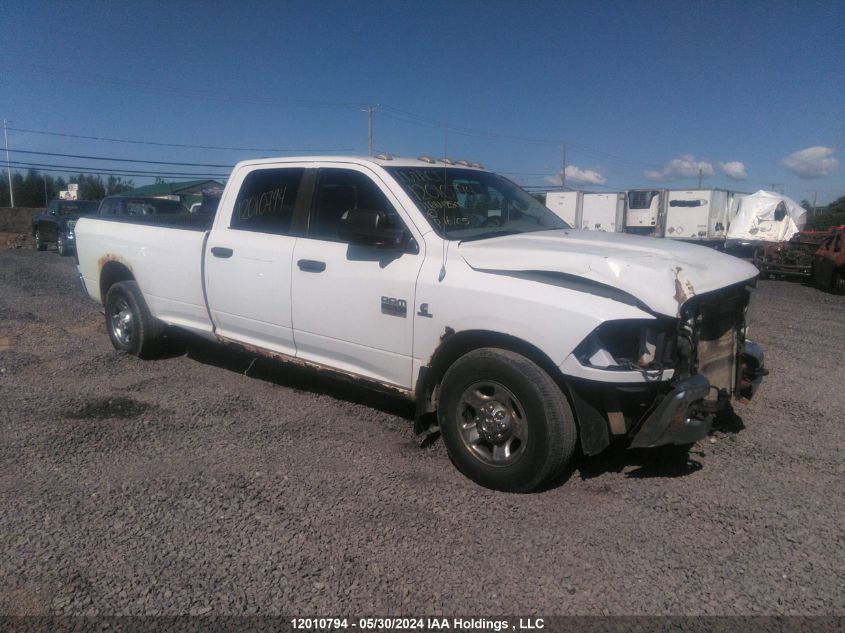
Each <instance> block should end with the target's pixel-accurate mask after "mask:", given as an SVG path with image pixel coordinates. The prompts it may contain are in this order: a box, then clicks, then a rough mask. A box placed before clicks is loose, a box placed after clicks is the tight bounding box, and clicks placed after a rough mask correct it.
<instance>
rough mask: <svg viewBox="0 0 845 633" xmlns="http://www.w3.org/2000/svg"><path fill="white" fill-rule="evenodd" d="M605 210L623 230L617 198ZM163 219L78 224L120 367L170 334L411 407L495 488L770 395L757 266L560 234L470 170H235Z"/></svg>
mask: <svg viewBox="0 0 845 633" xmlns="http://www.w3.org/2000/svg"><path fill="white" fill-rule="evenodd" d="M590 197H591V195H589V194H588V195H585V196H584V198H585V202H584V208H585V213H586V209H588V208H589V204H588V202H587V199H588V198H590ZM602 200H606V201H608V202H607V204H605V207H604V208H605V209H606V213H607V215H606V216H604V217H607V218H608V220H607V221H608V222H613V221H615V222H618V221H619V220H621V204H622V201H623V200H624V196H622V195H621V194H599V196H596V197H595V198H594V201H595V202H597V203H598V202H600V201H602ZM106 204H111V203H106V202H105V201H104V205H106ZM145 205H146V203H144V205H141V206H145ZM102 210H103V209H101V211H102ZM171 217H184V218H189V219H191V220H192V221H196V220H197V218H198V217H199V216H197V215H196V214H194V215H192V214H189V213H184V214H182V215H180V216H169V215H167V214H152V215H145V214H144V215H132V214H122V215H121V214H117V213H115V214H106V213H103V214H101V215H100V216H99V217H97V218H89V219H83V220H80V224H79V226H78V237H77V239H78V241H79V249H78V261H79V273H80V280H81V282H82V285H83V287H84V288H85V289H86V291H87V293H88V294H89V296H91V297H92V298H93V299H95V300H97V301H100V302H102V303H103V304H104V307H105V319H106V329H107V332H108V335H109V337H110V339H111V341H112V344H113V345H114V347H115V348H116V349H118V350H122V351H125V352H128V353H131V354H135V355H137V356H141V357H146V356H151V355H154V354H155V353H156V349H157V347H158V346H159V345H160V343H161V336H162V332H163V330H164V328H165V327H179V328H183V329H186V330H189V331H192V332H194V333H196V334H198V335H200V336H203V337H205V338H207V339H209V340H212V341H217V342H220V343H223V344H228V345H233V346H236V347H240V348H242V349H246V350H248V351H249V352H250V353H254V354H260V355H264V356H267V357H270V358H273V359H278V360H280V361H284V362H288V363H293V364H297V365H300V366H303V367H308V368H311V369H316V370H318V371H321V372H328V373H331V374H334V375H338V376H342V377H344V378H346V379H349V380H354V381H356V382H361V383H363V384H367V385H370V386H373V387H375V388H377V389H381V390H386V391H388V392H390V393H393V394H396V395H400V396H402V397H406V398H409V399H411V400H413V401H415V402H416V410H417V430H418V431H423V430H425V429H426V428H430V427H437V428H439V430H440V432H441V433H442V436H443V439H444V442H445V444H446V448H447V450H448V452H449V454H450V456H451V457H452V460H453V461H454V463H455V464H456V465H457V466H458V468H460V470H461V471H462V472H464V473H465V474H466V475H467V476H469V477H470V478H472V479H473V480H475V481H476V482H478V483H480V484H482V485H485V486H488V487H491V488H497V489H503V490H511V491H529V490H533V489H536V488H538V487H541V486H543V485H545V484H547V483H548V482H550V481H552V480H553V479H554V478H555V477H557V476H558V475H559V474H560V473H561V472H562V471H563V469H564V468H565V467H566V466H567V464H568V463H569V462H570V460H571V459H572V458H573V455H574V453H575V448H576V445H578V444H579V443H580V447H581V450H582V451H583V452H584V453H585V454H588V455H593V454H596V453H599V452H601V451H602V450H604V449H605V448H606V447H607V446H609V445H610V443H611V442H612V441H614V440H620V441H624V442H628V443H629V444H630V445H632V446H636V447H651V446H661V445H667V444H675V445H686V444H690V443H693V442H695V441H697V440H700V439H702V438H703V437H705V436H706V435H707V434H708V433H709V430H710V428H711V424H712V419H713V415H714V413H715V412H717V411H719V410H721V409H723V408H725V407H726V406H727V405H728V403H729V402H730V401H731V400H732V399H734V398H737V399H745V398H750V397H752V396H753V394H754V392H755V390H756V389H757V387H758V386H759V385H760V383H761V381H762V378H763V375H764V374H765V370H764V369H763V356H762V352H761V350H760V349H759V347H757V346H756V345H754V344H753V343H752V342H750V341H748V340H746V337H745V332H746V327H747V323H746V308H747V306H748V302H749V297H750V292H751V287H752V286H753V284H754V282H755V280H756V277H757V270H756V269H755V268H754V267H753V266H752V265H751V264H749V263H747V262H743V261H740V260H738V259H736V258H734V257H728V256H726V255H724V254H722V253H718V252H715V251H713V250H711V249H707V248H702V247H700V246H696V245H691V244H683V243H679V242H672V241H668V240H663V241H658V240H652V239H648V238H644V237H639V236H632V235H622V234H616V233H613V232H612V231H613V226H612V224H611V225H609V226H608V227H607V229H608V230H607V232H598V231H577V230H572V229H571V228H570V227H569V225H567V224H566V223H565V222H564V221H562V220H561V219H560V218H558V217H557V216H556V215H555V214H554V213H552V212H551V211H550V210H549V209H548V208H546V207H545V206H543V205H542V204H540V203H539V202H538V201H537V200H535V199H534V198H532V197H531V196H530V195H528V194H527V193H526V192H525V191H523V190H522V189H520V188H519V187H517V186H516V185H514V184H513V183H512V182H510V181H509V180H507V179H505V178H502V177H500V176H497V175H496V174H493V173H490V172H487V171H484V170H483V169H480V168H476V167H472V166H465V167H458V166H456V165H454V163H452V162H446V161H440V162H438V161H435V160H433V159H430V158H427V157H426V158H425V159H420V160H410V159H394V158H391V157H375V158H354V157H306V158H277V159H262V160H254V161H245V162H241V163H238V164H237V165H236V166H235V168H234V171H233V172H232V176H231V178H230V179H229V180H228V183H227V185H226V188H225V190H224V192H223V195H222V198H221V200H220V205H219V208H218V210H217V213H216V216H215V218H214V222H213V224H210V225H206V226H202V225H199V224H193V225H192V224H189V223H185V224H183V225H178V226H174V225H172V224H167V222H166V221H167V220H168V218H171ZM200 219H201V218H200ZM601 224H602V226H604V220H602V221H601ZM617 226H618V224H617ZM600 230H602V229H601V228H600V229H599V231H600ZM339 458H341V457H339Z"/></svg>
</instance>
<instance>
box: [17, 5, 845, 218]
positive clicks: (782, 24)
mask: <svg viewBox="0 0 845 633" xmlns="http://www.w3.org/2000/svg"><path fill="white" fill-rule="evenodd" d="M0 20H2V23H3V24H4V25H5V26H4V36H3V38H2V43H0V58H1V59H2V66H0V117H4V118H8V119H11V120H13V123H11V124H10V127H11V128H12V130H11V131H10V133H9V134H10V137H9V142H10V146H11V147H12V148H13V149H26V150H30V151H43V152H55V153H66V154H79V155H91V156H107V157H122V158H133V159H137V158H140V159H145V160H160V161H172V162H194V163H211V164H221V165H229V164H233V163H234V162H236V161H237V160H240V159H245V158H254V157H256V156H267V155H276V154H281V155H284V154H288V153H290V152H284V153H283V152H280V151H276V150H282V149H301V150H336V153H355V154H365V153H366V152H367V118H366V114H365V113H364V112H362V111H361V108H362V107H364V106H366V105H368V104H375V105H376V106H377V107H376V110H375V115H374V132H375V134H374V135H375V148H376V149H377V150H382V151H388V152H391V153H394V154H399V155H403V156H418V155H420V154H430V155H436V156H442V155H443V154H444V152H445V153H446V154H448V155H449V156H451V157H454V158H468V159H470V160H475V161H480V162H482V163H484V164H485V165H487V166H488V167H490V168H492V169H495V170H497V171H500V172H502V173H507V174H511V177H512V178H513V179H514V180H516V181H517V182H519V183H521V184H525V185H535V186H536V185H543V184H548V183H550V182H551V181H552V180H554V179H555V178H559V172H560V168H561V163H562V155H561V154H562V147H561V145H562V144H563V143H566V145H567V164H568V165H570V167H569V175H568V176H567V184H571V185H573V186H576V185H577V186H579V187H580V188H584V189H592V190H598V191H601V190H623V189H626V188H629V187H640V186H651V185H652V183H662V184H661V186H668V187H689V186H693V185H695V184H696V182H697V179H698V171H699V169H701V170H702V173H703V174H704V183H705V185H704V186H710V187H723V188H732V189H737V190H745V191H754V190H756V189H759V188H770V187H771V184H772V183H776V187H777V189H779V190H781V191H784V192H785V193H787V194H788V195H790V196H792V197H794V198H796V199H798V200H801V199H802V198H807V199H810V200H812V198H813V196H814V194H815V193H816V192H817V195H818V200H819V203H825V202H828V201H830V200H831V199H834V198H836V197H838V196H840V195H845V166H843V165H841V164H840V163H842V162H845V149H843V146H845V2H841V0H840V1H836V2H834V1H831V2H809V1H801V2H795V1H793V2H777V1H774V2H696V3H687V2H666V3H660V2H654V3H636V2H598V1H595V2H588V3H584V2H582V3H572V2H497V1H488V2H458V1H452V2H439V1H436V0H428V1H426V2H372V1H371V2H340V1H338V2H317V1H308V2H304V1H303V2H267V3H259V2H243V3H240V2H188V1H183V2H170V3H157V2H143V1H138V2H75V3H58V2H49V3H45V2H37V1H34V0H24V1H21V0H7V1H6V2H4V3H3V5H2V7H0ZM19 130H35V131H42V132H45V131H46V132H59V133H64V134H75V135H81V136H96V137H108V138H118V139H131V140H139V141H152V142H160V143H179V144H186V145H207V146H224V147H242V148H253V149H251V150H243V151H233V150H217V149H197V148H175V147H162V146H153V145H141V144H127V143H115V142H108V141H94V140H88V139H75V138H68V137H61V136H51V135H45V134H35V133H33V132H22V131H19ZM263 150H268V151H263ZM269 150H274V151H269ZM297 153H301V152H297ZM307 153H313V152H311V151H308V152H307ZM796 153H797V154H796ZM13 160H19V161H29V162H37V163H51V164H54V165H58V164H67V165H74V166H77V165H80V166H94V165H96V166H99V167H112V168H115V167H117V168H124V169H130V170H132V169H142V168H143V169H147V170H149V169H154V170H173V171H192V172H195V173H209V174H210V173H225V171H226V170H225V169H222V168H191V167H185V168H177V167H173V166H171V167H162V166H151V165H147V166H142V165H135V164H122V165H121V164H118V163H115V162H112V163H109V162H102V161H92V160H88V159H81V158H73V159H71V158H59V157H47V156H38V155H24V154H15V155H14V157H13ZM726 173H730V174H732V175H733V176H734V177H735V178H741V177H742V176H743V175H744V176H745V177H744V178H741V179H739V180H736V179H731V178H729V177H728V176H727V175H726ZM134 180H135V182H136V183H137V184H144V183H146V182H148V181H149V179H147V178H140V177H136V178H134ZM579 183H580V184H579Z"/></svg>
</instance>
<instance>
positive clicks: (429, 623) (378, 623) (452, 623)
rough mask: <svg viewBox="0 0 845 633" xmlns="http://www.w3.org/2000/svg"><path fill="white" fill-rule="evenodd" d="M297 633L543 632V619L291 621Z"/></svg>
mask: <svg viewBox="0 0 845 633" xmlns="http://www.w3.org/2000/svg"><path fill="white" fill-rule="evenodd" d="M290 623H291V627H292V628H293V629H294V630H297V631H308V630H321V631H325V630H342V629H360V630H363V631H452V630H454V631H462V632H463V633H471V632H473V631H530V630H540V629H543V628H545V622H544V620H543V618H517V619H516V620H515V621H512V620H496V619H488V618H442V617H441V618H293V619H292V620H291V621H290Z"/></svg>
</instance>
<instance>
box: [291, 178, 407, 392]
mask: <svg viewBox="0 0 845 633" xmlns="http://www.w3.org/2000/svg"><path fill="white" fill-rule="evenodd" d="M312 200H313V202H312V204H311V214H310V219H309V223H308V230H307V235H306V236H305V237H302V238H300V239H299V240H298V241H297V242H296V246H295V248H294V256H293V276H292V278H293V287H292V297H293V326H294V337H295V339H296V349H297V357H298V358H302V359H305V360H309V361H313V362H318V363H321V364H325V365H329V366H332V367H335V368H337V369H340V370H342V371H348V372H352V373H354V374H358V375H361V376H365V377H367V378H370V379H373V380H377V381H379V382H384V383H390V384H393V385H399V386H402V387H410V386H411V370H412V367H411V352H412V343H413V326H414V315H415V310H414V301H415V297H414V293H415V290H416V279H417V274H418V273H419V270H420V267H421V265H422V261H423V253H422V252H420V248H421V246H420V244H421V240H420V239H419V236H418V235H416V234H415V233H413V232H412V230H411V228H412V227H413V225H412V224H411V222H409V221H408V218H406V217H404V215H403V214H404V212H403V210H402V209H401V206H400V205H399V202H398V200H397V199H396V198H395V197H394V196H393V194H392V193H391V192H390V190H389V188H387V187H386V186H385V184H384V183H383V182H381V181H380V179H379V178H378V176H376V175H375V174H373V173H371V172H370V171H369V170H367V169H365V168H363V167H358V166H348V167H343V168H336V167H325V168H321V169H320V170H319V171H318V174H317V180H316V186H315V190H314V194H313V198H312ZM352 209H358V210H370V211H383V212H384V213H385V214H386V215H387V216H388V218H389V219H390V220H391V221H392V222H393V223H394V224H395V226H397V227H399V226H404V227H405V228H406V230H407V236H408V239H407V240H406V243H405V244H404V245H403V246H402V247H401V248H394V249H385V248H379V247H375V246H362V245H355V244H349V243H347V242H345V241H344V240H343V239H341V237H340V236H339V235H338V226H339V224H340V219H341V216H342V215H343V214H344V213H345V212H346V211H348V210H352ZM414 231H415V229H414Z"/></svg>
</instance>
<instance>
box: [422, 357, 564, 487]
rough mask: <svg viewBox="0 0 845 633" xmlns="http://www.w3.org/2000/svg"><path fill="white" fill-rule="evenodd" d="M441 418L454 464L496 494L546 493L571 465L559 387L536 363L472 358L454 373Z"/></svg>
mask: <svg viewBox="0 0 845 633" xmlns="http://www.w3.org/2000/svg"><path fill="white" fill-rule="evenodd" d="M438 418H439V421H440V431H441V433H442V435H443V440H444V443H445V444H446V448H447V450H448V451H449V456H450V457H451V458H452V460H453V461H454V462H455V465H456V466H457V467H458V468H459V469H460V470H461V472H463V473H464V474H465V475H466V476H467V477H469V478H470V479H472V480H473V481H475V482H476V483H479V484H481V485H482V486H486V487H488V488H493V489H495V490H506V491H511V492H530V491H531V490H534V489H536V488H539V487H541V486H542V485H543V484H545V483H547V482H549V480H551V479H552V478H553V477H555V476H556V475H558V474H559V473H560V472H561V470H562V469H563V468H564V466H566V464H567V463H568V462H569V460H570V459H571V458H572V455H573V453H574V450H575V444H576V441H577V429H576V426H575V421H574V419H573V416H572V412H571V410H570V408H569V404H568V403H567V401H566V398H565V397H564V395H563V392H562V391H561V390H560V387H559V386H558V385H557V384H555V382H554V381H553V380H552V379H551V377H550V376H549V375H548V374H547V373H546V372H545V371H543V369H541V368H540V367H539V366H538V365H537V364H536V363H534V362H533V361H531V360H529V359H528V358H526V357H524V356H522V355H520V354H516V353H514V352H510V351H507V350H502V349H494V348H483V349H478V350H475V351H472V352H469V353H468V354H466V355H465V356H463V357H461V358H460V359H458V360H457V361H456V362H455V363H454V364H453V365H452V366H451V367H450V368H449V370H448V371H447V372H446V375H445V376H444V377H443V383H442V387H441V389H440V396H439V406H438Z"/></svg>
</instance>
